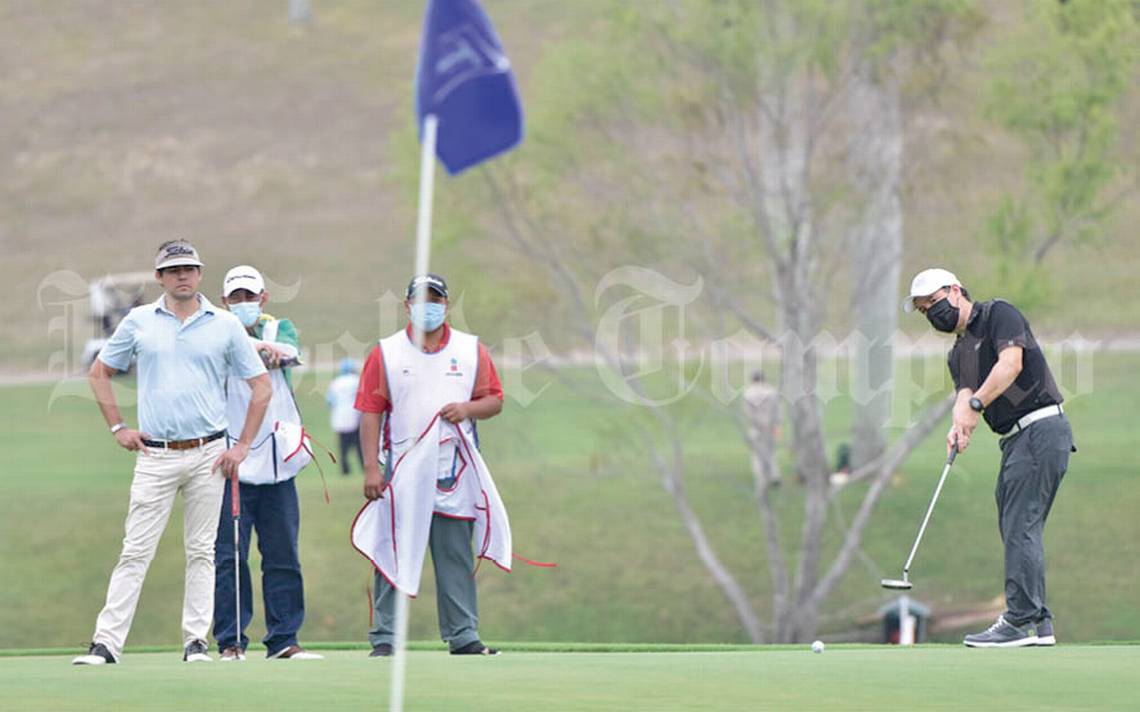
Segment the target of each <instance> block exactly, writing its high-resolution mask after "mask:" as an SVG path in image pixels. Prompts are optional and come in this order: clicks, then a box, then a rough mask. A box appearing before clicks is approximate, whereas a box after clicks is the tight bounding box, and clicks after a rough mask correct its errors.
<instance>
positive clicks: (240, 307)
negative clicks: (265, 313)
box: [230, 302, 261, 329]
mask: <svg viewBox="0 0 1140 712" xmlns="http://www.w3.org/2000/svg"><path fill="white" fill-rule="evenodd" d="M230 311H231V312H233V314H234V316H236V317H237V318H238V321H240V322H241V323H242V326H244V327H245V328H247V329H248V328H249V327H251V326H253V325H254V324H256V323H257V318H258V317H260V316H261V304H259V303H258V302H238V303H236V304H231V305H230Z"/></svg>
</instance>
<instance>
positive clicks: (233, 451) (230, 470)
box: [210, 440, 249, 480]
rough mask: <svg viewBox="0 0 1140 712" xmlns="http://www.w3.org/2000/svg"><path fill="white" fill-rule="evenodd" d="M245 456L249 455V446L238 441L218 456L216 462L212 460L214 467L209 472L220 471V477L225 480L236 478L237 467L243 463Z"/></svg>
mask: <svg viewBox="0 0 1140 712" xmlns="http://www.w3.org/2000/svg"><path fill="white" fill-rule="evenodd" d="M247 455H249V445H246V444H245V443H243V442H241V441H240V440H239V441H238V442H236V443H234V445H233V447H231V448H230V449H229V450H226V451H225V452H223V453H222V454H221V455H219V456H218V459H217V460H214V466H213V467H212V468H210V472H216V471H218V469H221V471H222V475H224V476H225V478H226V479H227V480H232V479H233V478H235V477H237V475H238V466H239V465H241V463H242V462H244V461H245V458H246V456H247Z"/></svg>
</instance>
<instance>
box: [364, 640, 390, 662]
mask: <svg viewBox="0 0 1140 712" xmlns="http://www.w3.org/2000/svg"><path fill="white" fill-rule="evenodd" d="M391 654H392V644H391V643H379V644H377V645H375V646H373V647H372V652H371V653H369V654H368V657H370V658H386V657H388V656H390V655H391Z"/></svg>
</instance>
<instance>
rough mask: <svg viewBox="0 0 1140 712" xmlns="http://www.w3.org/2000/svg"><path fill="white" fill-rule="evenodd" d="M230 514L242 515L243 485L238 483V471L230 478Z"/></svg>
mask: <svg viewBox="0 0 1140 712" xmlns="http://www.w3.org/2000/svg"><path fill="white" fill-rule="evenodd" d="M230 514H231V515H232V516H234V517H240V516H241V485H240V484H239V483H238V478H237V473H234V476H233V479H231V480H230Z"/></svg>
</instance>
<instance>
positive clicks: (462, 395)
mask: <svg viewBox="0 0 1140 712" xmlns="http://www.w3.org/2000/svg"><path fill="white" fill-rule="evenodd" d="M380 351H381V353H382V354H383V356H384V370H385V372H386V374H387V379H388V400H389V402H390V403H391V406H392V410H391V412H390V413H389V414H388V431H389V437H390V438H391V443H392V451H391V453H390V454H389V457H390V458H391V460H390V462H393V463H394V462H396V460H397V459H399V458H400V456H402V455H403V454H404V453H405V452H407V450H408V448H410V447H411V446H412V444H413V443H415V441H416V439H417V438H419V437H420V435H421V434H422V432H423V429H424V428H426V427H428V424H429V423H431V421H432V419H433V418H434V417H435V415H436V414H437V413H439V410H440V408H442V407H443V406H445V405H447V404H448V403H466V402H467V401H469V400H471V394H472V393H473V392H474V390H475V376H476V373H477V371H478V369H479V339H478V337H476V336H474V335H473V334H467V333H464V332H462V331H457V330H455V329H451V335H450V337H449V338H448V340H447V345H446V346H444V347H443V348H442V349H440V350H439V351H436V352H435V353H424V352H422V351H420V350H419V349H417V348H416V347H415V346H413V345H412V341H411V339H409V338H408V335H407V333H406V332H405V331H398V332H396V333H395V334H392V335H391V336H389V337H388V338H386V339H382V340H381V341H380ZM459 427H460V428H461V429H462V430H463V434H464V435H465V436H466V437H467V440H468V441H470V442H474V441H475V430H474V426H473V425H472V422H471V421H470V420H465V421H463V422H462V423H460V424H459ZM457 445H458V442H457V440H456V438H455V433H454V431H453V430H452V429H450V428H444V429H442V430H441V431H440V443H439V466H438V471H437V472H436V480H437V481H438V483H437V488H436V497H435V511H437V512H439V513H440V514H448V515H451V516H457V517H465V518H474V516H475V513H474V512H473V511H469V509H470V508H469V507H465V506H464V504H463V502H464V501H466V498H464V497H463V496H462V493H461V492H460V488H461V487H463V486H465V482H464V479H465V477H464V476H465V475H466V474H468V473H469V471H470V469H469V468H470V466H471V463H470V459H471V458H470V457H469V456H467V455H466V454H464V451H463V449H462V448H459V447H457Z"/></svg>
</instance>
